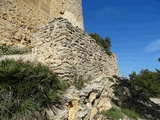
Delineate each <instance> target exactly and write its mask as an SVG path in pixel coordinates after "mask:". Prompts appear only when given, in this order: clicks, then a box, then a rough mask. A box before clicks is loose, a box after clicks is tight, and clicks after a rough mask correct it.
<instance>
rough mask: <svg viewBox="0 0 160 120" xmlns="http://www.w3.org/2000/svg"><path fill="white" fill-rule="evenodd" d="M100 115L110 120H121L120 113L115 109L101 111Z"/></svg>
mask: <svg viewBox="0 0 160 120" xmlns="http://www.w3.org/2000/svg"><path fill="white" fill-rule="evenodd" d="M101 114H102V115H105V116H107V117H109V118H111V119H112V120H119V119H122V118H123V115H122V113H121V111H120V110H119V109H117V108H111V109H110V110H107V111H102V113H101Z"/></svg>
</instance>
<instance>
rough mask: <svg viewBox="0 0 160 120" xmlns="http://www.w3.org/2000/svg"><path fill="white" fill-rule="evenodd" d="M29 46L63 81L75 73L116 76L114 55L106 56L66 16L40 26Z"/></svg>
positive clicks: (116, 67) (116, 68)
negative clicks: (31, 46)
mask: <svg viewBox="0 0 160 120" xmlns="http://www.w3.org/2000/svg"><path fill="white" fill-rule="evenodd" d="M32 45H33V54H34V55H35V56H37V58H38V60H39V61H40V62H42V63H44V64H46V65H48V66H49V67H50V68H51V69H52V70H53V71H54V72H55V73H57V74H58V75H59V76H60V77H61V78H62V79H64V80H71V78H73V77H75V74H78V75H83V76H93V77H94V78H98V77H99V76H103V77H111V76H113V75H119V71H118V65H117V58H116V55H115V54H112V55H111V56H109V55H107V54H106V53H105V51H103V50H102V48H101V47H99V46H98V45H97V43H96V42H95V40H94V39H92V38H91V37H90V36H89V35H88V34H87V33H86V32H85V31H83V30H81V29H79V28H76V27H73V26H72V25H71V24H70V23H69V22H68V21H67V19H63V18H56V19H54V20H53V21H50V22H49V23H48V24H47V25H45V26H42V27H41V28H40V29H39V30H38V31H37V32H36V33H35V34H34V35H33V40H32Z"/></svg>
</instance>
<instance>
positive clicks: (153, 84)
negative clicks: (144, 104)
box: [129, 69, 160, 97]
mask: <svg viewBox="0 0 160 120" xmlns="http://www.w3.org/2000/svg"><path fill="white" fill-rule="evenodd" d="M129 77H130V83H131V84H132V85H134V87H135V88H136V89H137V90H140V91H141V92H143V93H145V94H146V95H148V96H149V97H160V87H159V86H160V73H159V70H157V71H156V72H151V71H149V70H148V69H145V70H141V71H140V73H139V74H136V72H133V73H132V74H130V75H129Z"/></svg>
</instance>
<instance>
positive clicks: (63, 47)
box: [0, 0, 119, 120]
mask: <svg viewBox="0 0 160 120" xmlns="http://www.w3.org/2000/svg"><path fill="white" fill-rule="evenodd" d="M81 2H82V1H81V0H0V46H3V45H6V46H16V47H20V48H21V47H22V48H23V47H31V48H32V53H27V54H23V55H8V56H7V55H2V56H0V60H3V59H15V60H19V59H20V60H23V61H31V62H40V63H43V64H45V65H47V66H48V67H49V68H50V69H51V70H52V71H53V72H54V73H56V74H57V75H58V76H59V78H60V79H61V80H65V81H67V82H69V83H70V85H71V87H70V89H69V90H68V92H67V93H66V94H65V95H64V96H63V100H64V104H63V106H60V107H59V105H58V107H57V106H54V105H53V106H54V109H46V110H45V111H46V115H47V116H48V118H49V119H48V120H66V119H67V120H82V119H84V120H93V119H94V117H97V115H98V113H101V112H102V111H103V110H108V109H110V108H111V103H110V99H109V97H108V96H111V97H112V96H113V94H112V88H111V86H112V85H113V84H112V82H111V81H109V79H108V77H112V76H113V75H116V76H119V71H118V65H117V58H116V55H115V54H114V53H112V54H111V55H110V56H109V55H107V54H106V53H105V51H104V50H103V49H102V48H101V47H100V46H99V45H98V44H97V43H96V41H95V40H94V39H92V38H91V37H90V36H89V35H88V34H87V33H86V32H85V31H84V26H83V15H82V5H81ZM82 78H83V79H82ZM81 82H82V83H83V84H84V85H85V86H84V89H82V90H80V91H77V89H75V87H74V83H76V84H79V83H81ZM85 83H87V84H85ZM61 108H62V109H61Z"/></svg>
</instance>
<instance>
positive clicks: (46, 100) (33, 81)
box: [0, 60, 69, 120]
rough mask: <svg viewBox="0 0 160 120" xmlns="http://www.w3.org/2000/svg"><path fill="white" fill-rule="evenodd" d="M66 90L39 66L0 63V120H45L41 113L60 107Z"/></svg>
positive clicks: (43, 67)
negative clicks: (58, 105)
mask: <svg viewBox="0 0 160 120" xmlns="http://www.w3.org/2000/svg"><path fill="white" fill-rule="evenodd" d="M68 86H69V85H68V84H67V83H65V82H60V81H59V80H58V77H57V76H56V75H55V74H53V73H52V72H51V71H50V70H49V68H47V67H46V66H43V65H41V64H36V65H35V64H33V63H30V62H26V63H23V62H22V61H14V60H3V61H0V119H1V120H3V119H5V120H11V119H13V120H20V119H24V120H33V119H36V118H42V119H43V120H44V119H45V118H44V117H45V116H43V115H42V114H41V112H42V110H43V109H44V108H48V107H50V105H54V104H57V103H60V102H61V100H60V99H59V96H58V93H62V92H63V91H65V90H66V89H67V87H68Z"/></svg>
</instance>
